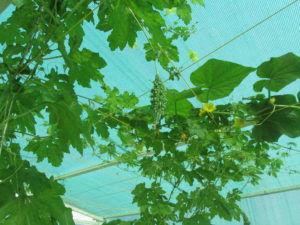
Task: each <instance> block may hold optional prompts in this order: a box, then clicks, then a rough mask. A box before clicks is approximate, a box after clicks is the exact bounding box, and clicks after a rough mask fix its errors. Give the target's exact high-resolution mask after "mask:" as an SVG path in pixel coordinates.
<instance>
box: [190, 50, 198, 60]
mask: <svg viewBox="0 0 300 225" xmlns="http://www.w3.org/2000/svg"><path fill="white" fill-rule="evenodd" d="M188 57H189V58H190V60H192V61H193V62H196V61H198V60H199V57H198V54H197V52H194V51H192V50H189V52H188Z"/></svg>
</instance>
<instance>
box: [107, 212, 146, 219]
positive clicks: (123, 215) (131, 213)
mask: <svg viewBox="0 0 300 225" xmlns="http://www.w3.org/2000/svg"><path fill="white" fill-rule="evenodd" d="M139 214H140V211H132V212H126V213H117V214H111V215H107V216H103V218H104V219H110V218H119V217H125V216H135V215H139Z"/></svg>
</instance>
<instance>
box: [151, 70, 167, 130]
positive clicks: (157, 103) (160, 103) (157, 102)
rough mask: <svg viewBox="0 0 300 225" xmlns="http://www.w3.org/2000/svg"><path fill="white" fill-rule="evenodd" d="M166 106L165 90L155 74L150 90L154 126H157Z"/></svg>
mask: <svg viewBox="0 0 300 225" xmlns="http://www.w3.org/2000/svg"><path fill="white" fill-rule="evenodd" d="M166 104H167V90H166V88H165V85H164V83H163V82H162V80H161V79H160V76H159V75H158V74H156V76H155V80H154V81H153V88H152V89H151V107H152V109H153V113H154V124H155V125H156V124H158V122H159V121H160V119H161V118H162V116H163V115H164V113H165V109H166Z"/></svg>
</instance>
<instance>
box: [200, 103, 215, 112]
mask: <svg viewBox="0 0 300 225" xmlns="http://www.w3.org/2000/svg"><path fill="white" fill-rule="evenodd" d="M216 109H217V108H216V107H215V106H214V103H205V104H204V106H203V110H204V111H205V112H208V113H210V112H213V111H215V110H216Z"/></svg>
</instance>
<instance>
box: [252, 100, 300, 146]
mask: <svg viewBox="0 0 300 225" xmlns="http://www.w3.org/2000/svg"><path fill="white" fill-rule="evenodd" d="M273 97H274V98H275V99H276V104H279V105H293V104H295V103H297V101H296V97H295V96H293V95H279V96H273ZM272 109H273V107H272V106H269V108H268V109H266V110H265V111H263V113H262V114H263V115H261V118H260V121H259V122H258V123H259V124H260V125H257V126H255V127H254V128H253V130H252V135H253V137H254V138H256V139H258V140H264V141H271V142H274V141H277V140H278V139H279V137H280V136H281V135H283V134H284V135H287V136H288V137H291V138H295V137H299V136H300V127H299V124H300V111H299V109H297V108H291V107H286V108H283V107H279V108H277V109H278V111H275V112H273V110H272ZM279 109H281V110H279ZM259 116H260V115H258V117H259Z"/></svg>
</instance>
